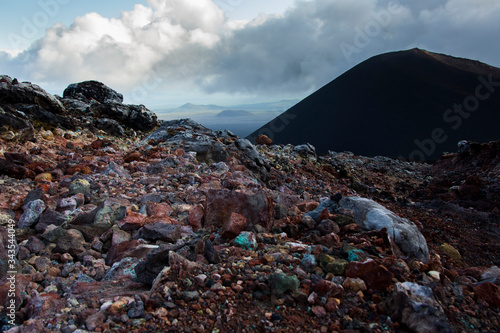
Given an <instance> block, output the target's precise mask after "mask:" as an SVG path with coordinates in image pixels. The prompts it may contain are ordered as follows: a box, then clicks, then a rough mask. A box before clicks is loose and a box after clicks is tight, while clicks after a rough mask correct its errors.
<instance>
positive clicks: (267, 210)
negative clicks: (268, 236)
mask: <svg viewBox="0 0 500 333" xmlns="http://www.w3.org/2000/svg"><path fill="white" fill-rule="evenodd" d="M206 202H207V204H206V214H205V227H207V228H212V229H218V228H219V227H221V226H222V224H223V223H224V221H227V220H228V219H229V218H230V217H231V214H232V213H238V214H240V215H242V216H244V217H245V218H246V219H247V222H248V225H249V226H253V225H261V226H262V227H264V229H266V230H269V229H270V228H271V226H272V224H273V222H274V214H275V211H274V205H273V202H272V199H271V198H270V197H269V196H268V195H267V193H265V192H258V193H256V194H248V193H243V192H239V191H230V190H209V191H208V193H207V199H206Z"/></svg>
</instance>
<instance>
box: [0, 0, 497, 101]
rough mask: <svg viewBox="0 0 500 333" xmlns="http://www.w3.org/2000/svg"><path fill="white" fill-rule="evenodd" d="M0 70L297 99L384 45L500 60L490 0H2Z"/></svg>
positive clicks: (143, 90)
mask: <svg viewBox="0 0 500 333" xmlns="http://www.w3.org/2000/svg"><path fill="white" fill-rule="evenodd" d="M0 5H1V6H2V8H1V10H0V20H1V22H2V25H1V27H0V73H1V74H7V75H9V76H11V77H17V78H18V79H20V80H23V81H31V82H34V83H36V84H39V85H40V86H42V87H43V88H44V89H46V90H47V91H49V92H51V93H53V94H59V95H62V92H63V90H64V88H65V87H67V86H68V85H69V84H71V83H75V82H81V81H85V80H98V81H101V82H103V83H105V84H106V85H108V86H110V87H111V88H113V89H115V90H117V91H118V92H121V93H123V94H124V97H125V102H126V103H130V104H144V105H146V106H147V107H150V108H158V107H160V106H165V107H174V106H180V105H182V104H184V103H187V102H191V103H196V104H222V105H235V104H241V103H259V102H266V101H267V102H270V101H278V100H281V99H302V98H304V97H306V96H307V95H309V94H311V93H312V92H314V91H315V90H317V89H319V88H321V87H322V86H323V85H325V84H327V83H328V82H330V81H331V80H333V79H335V78H336V77H337V76H339V75H341V74H342V73H344V72H345V71H347V70H349V69H350V68H352V67H354V66H355V65H357V64H358V63H360V62H362V61H364V60H366V59H368V58H370V57H372V56H375V55H378V54H381V53H386V52H391V51H398V50H405V49H411V48H414V47H419V48H423V49H426V50H429V51H434V52H439V53H445V54H450V55H454V56H458V57H464V58H470V59H474V60H479V61H482V62H485V63H488V64H490V65H493V66H496V67H500V43H498V36H499V34H500V20H499V19H498V18H499V17H500V1H498V0H474V1H471V0H432V1H431V0H419V1H411V0H144V1H137V0H120V1H115V0H107V1H102V0H99V1H97V0H87V1H76V0H26V1H6V0H0Z"/></svg>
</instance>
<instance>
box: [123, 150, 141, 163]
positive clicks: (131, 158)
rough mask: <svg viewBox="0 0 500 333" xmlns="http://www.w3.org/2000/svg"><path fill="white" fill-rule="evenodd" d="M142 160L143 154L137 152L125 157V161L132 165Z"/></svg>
mask: <svg viewBox="0 0 500 333" xmlns="http://www.w3.org/2000/svg"><path fill="white" fill-rule="evenodd" d="M140 160H141V153H139V152H137V151H134V152H131V153H128V154H127V155H125V156H124V157H123V161H124V162H125V163H130V162H134V161H140Z"/></svg>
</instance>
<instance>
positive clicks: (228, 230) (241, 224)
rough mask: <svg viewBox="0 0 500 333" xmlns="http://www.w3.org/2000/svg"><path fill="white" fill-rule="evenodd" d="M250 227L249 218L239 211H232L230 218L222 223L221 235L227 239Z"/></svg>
mask: <svg viewBox="0 0 500 333" xmlns="http://www.w3.org/2000/svg"><path fill="white" fill-rule="evenodd" d="M247 227H248V222H247V219H246V218H245V217H244V216H242V215H241V214H238V213H234V212H233V213H231V216H230V217H229V219H228V220H227V221H226V222H225V223H224V224H223V225H222V229H221V231H220V235H221V236H222V237H224V238H226V239H233V238H235V237H236V236H238V235H239V234H240V233H241V232H242V231H245V230H246V229H247Z"/></svg>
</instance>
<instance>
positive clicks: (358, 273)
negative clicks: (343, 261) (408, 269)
mask: <svg viewBox="0 0 500 333" xmlns="http://www.w3.org/2000/svg"><path fill="white" fill-rule="evenodd" d="M345 275H346V277H351V278H361V279H362V280H363V281H365V283H366V284H367V286H368V287H369V288H372V289H376V290H387V289H388V288H389V286H391V285H392V284H393V282H392V279H393V278H394V274H392V273H391V272H389V270H388V269H387V268H386V267H385V266H382V265H379V264H378V263H377V262H376V261H375V260H371V259H369V260H366V261H364V262H357V261H353V262H350V263H349V264H348V265H347V269H346V271H345Z"/></svg>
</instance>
